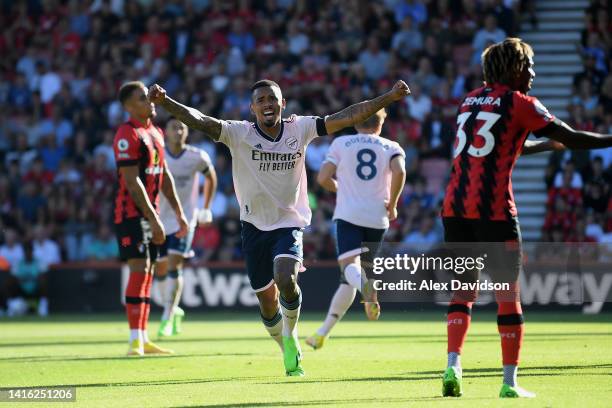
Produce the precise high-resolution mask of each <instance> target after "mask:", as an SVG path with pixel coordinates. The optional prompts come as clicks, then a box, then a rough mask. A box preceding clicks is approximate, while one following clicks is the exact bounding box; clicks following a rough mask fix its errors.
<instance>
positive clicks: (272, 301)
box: [255, 281, 283, 352]
mask: <svg viewBox="0 0 612 408" xmlns="http://www.w3.org/2000/svg"><path fill="white" fill-rule="evenodd" d="M255 294H256V295H257V300H259V311H260V314H261V320H262V322H263V324H264V326H265V328H266V330H267V331H268V333H269V334H270V337H272V338H273V339H274V341H275V342H276V343H277V344H278V346H279V347H280V349H281V352H282V351H283V338H282V330H283V317H282V315H281V313H280V304H279V303H278V289H277V287H276V284H275V283H274V281H272V282H270V285H269V286H268V287H267V288H265V289H263V290H261V291H258V292H255Z"/></svg>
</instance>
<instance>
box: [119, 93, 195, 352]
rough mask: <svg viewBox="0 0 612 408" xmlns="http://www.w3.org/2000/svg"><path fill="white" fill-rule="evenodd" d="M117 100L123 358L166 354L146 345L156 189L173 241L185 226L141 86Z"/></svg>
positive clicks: (158, 225) (156, 231) (159, 238)
mask: <svg viewBox="0 0 612 408" xmlns="http://www.w3.org/2000/svg"><path fill="white" fill-rule="evenodd" d="M119 101H120V102H121V105H122V106H123V107H124V109H125V110H126V111H127V112H128V113H129V114H130V118H129V120H128V121H127V122H125V123H124V124H122V125H121V126H119V129H118V130H117V134H116V135H115V140H114V142H113V149H114V152H115V160H116V162H117V182H118V188H117V196H116V199H115V217H114V221H115V227H116V233H117V240H118V243H119V256H120V257H121V260H122V261H125V262H127V264H128V266H129V268H130V277H129V280H128V284H127V289H126V291H125V309H126V313H127V318H128V322H129V326H130V345H129V349H128V356H142V355H144V354H169V353H171V351H170V350H166V349H163V348H161V347H159V346H157V345H156V344H154V343H153V342H151V341H150V340H149V337H148V334H147V322H148V320H149V311H150V308H151V305H150V300H151V284H152V283H153V267H154V265H155V260H156V259H157V256H158V250H159V246H160V245H162V244H163V243H164V240H165V233H164V226H163V225H162V222H161V220H160V218H159V213H158V209H159V192H160V191H161V192H162V193H163V194H164V196H165V197H166V198H167V199H168V202H169V204H170V206H171V207H172V210H173V211H174V215H175V217H176V222H177V225H178V232H177V233H176V236H177V237H178V238H182V237H184V236H185V235H187V230H188V224H187V220H186V219H185V214H183V209H182V208H181V204H180V202H179V200H178V196H177V194H176V190H175V189H174V181H173V179H172V175H171V174H170V172H169V171H168V168H167V166H166V162H165V160H164V136H163V133H162V131H161V129H159V128H158V127H157V126H155V125H154V124H153V122H152V119H153V118H154V117H155V106H154V105H153V103H151V102H150V101H149V99H148V90H147V88H146V87H145V86H144V84H143V83H142V82H136V81H134V82H127V83H125V84H123V85H122V86H121V88H120V89H119Z"/></svg>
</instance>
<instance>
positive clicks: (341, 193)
mask: <svg viewBox="0 0 612 408" xmlns="http://www.w3.org/2000/svg"><path fill="white" fill-rule="evenodd" d="M396 156H402V157H405V156H406V154H405V153H404V150H403V149H402V148H401V147H400V145H399V144H398V143H397V142H393V141H391V140H388V139H384V138H382V137H380V136H376V135H368V134H361V133H358V134H356V135H349V136H340V137H337V138H336V139H334V141H333V143H332V144H331V146H330V148H329V151H328V153H327V157H326V158H325V161H326V162H329V163H332V164H334V165H335V166H336V178H337V180H338V193H337V195H336V210H335V211H334V217H333V218H334V219H341V220H344V221H346V222H350V223H351V224H355V225H359V226H362V227H367V228H377V229H383V228H388V227H389V218H388V216H387V209H386V208H385V202H386V201H388V200H389V193H390V187H391V167H390V164H391V160H393V159H394V158H395V157H396Z"/></svg>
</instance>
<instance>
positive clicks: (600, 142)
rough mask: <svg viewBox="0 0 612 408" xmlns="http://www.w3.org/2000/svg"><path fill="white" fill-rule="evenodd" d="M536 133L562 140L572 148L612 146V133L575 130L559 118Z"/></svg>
mask: <svg viewBox="0 0 612 408" xmlns="http://www.w3.org/2000/svg"><path fill="white" fill-rule="evenodd" d="M534 133H535V134H536V135H537V136H545V137H547V138H549V139H553V140H556V141H558V142H561V143H563V144H564V145H565V146H566V147H567V148H568V149H571V150H585V149H603V148H606V147H611V146H612V135H603V134H601V133H595V132H586V131H583V130H575V129H573V128H572V127H571V126H569V125H568V124H566V123H565V122H563V121H561V120H559V119H555V120H554V121H553V122H551V123H549V124H548V125H546V126H544V127H543V128H542V129H540V130H538V131H536V132H534Z"/></svg>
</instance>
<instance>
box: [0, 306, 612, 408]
mask: <svg viewBox="0 0 612 408" xmlns="http://www.w3.org/2000/svg"><path fill="white" fill-rule="evenodd" d="M383 306H384V305H383ZM323 317H324V314H323V313H317V314H305V315H303V317H302V319H301V322H300V325H299V329H300V337H301V338H302V340H303V339H304V338H305V337H306V336H307V335H310V334H311V333H312V332H313V331H314V330H315V329H316V327H318V324H319V322H320V320H319V319H322V318H323ZM157 318H158V316H155V315H154V316H153V317H152V319H151V320H152V322H153V324H151V328H150V329H149V331H150V332H151V333H155V331H156V330H157V326H158V322H157ZM526 325H527V326H526V337H525V343H524V346H523V352H522V365H521V368H520V370H519V376H520V384H521V385H522V386H524V387H525V388H527V389H529V390H532V391H534V392H536V393H537V394H538V397H537V398H536V399H535V400H530V401H527V400H520V401H518V400H515V401H501V400H499V399H498V398H497V393H498V391H499V388H500V384H501V374H500V371H501V370H500V349H499V337H498V334H497V327H496V324H495V314H494V313H491V312H483V311H478V310H476V311H475V313H474V317H473V323H472V327H471V330H470V333H469V335H468V341H467V344H466V347H465V350H464V353H463V366H464V396H463V397H461V398H458V399H457V398H442V397H441V396H440V388H441V379H440V378H441V373H442V370H443V368H444V366H445V364H446V339H445V333H446V327H445V320H444V314H443V312H442V311H441V312H438V313H434V312H417V311H412V312H406V313H384V309H383V315H382V319H381V320H380V321H378V322H367V321H365V318H364V317H363V315H362V313H360V311H359V310H352V311H351V313H349V316H348V318H347V319H346V320H344V321H342V322H341V323H340V324H339V325H338V326H337V327H336V330H335V332H334V333H333V335H334V336H333V337H332V338H331V339H329V341H328V342H327V343H326V344H325V347H324V348H323V349H321V350H318V351H312V350H311V349H310V348H308V347H307V346H305V345H303V346H302V347H303V350H304V362H303V366H304V369H305V370H306V377H303V378H287V377H285V376H284V370H283V365H282V359H281V356H280V352H279V350H278V348H277V346H276V344H275V343H273V341H272V340H271V339H270V338H269V337H268V336H267V333H266V332H265V330H264V329H263V327H262V325H261V323H260V322H259V320H258V313H257V312H256V311H253V312H252V313H241V314H229V313H228V314H222V313H214V314H212V313H211V314H198V315H195V314H191V315H189V314H188V315H187V320H186V321H185V323H184V333H183V334H182V335H180V336H179V337H176V338H174V339H172V340H168V341H164V342H163V344H164V345H165V346H168V347H171V348H173V349H175V350H176V351H177V355H175V356H169V357H145V358H136V359H133V358H130V359H128V358H126V357H124V353H125V352H126V350H127V340H126V335H127V327H126V326H127V323H126V322H125V321H124V318H123V316H122V315H119V314H117V315H113V316H85V315H79V316H51V317H49V318H48V319H46V320H39V319H37V318H26V319H21V320H7V319H2V320H0V386H1V387H11V386H16V387H17V386H20V387H23V386H51V385H74V386H76V387H77V402H76V403H65V404H61V403H53V404H51V406H53V407H59V406H68V407H77V406H99V407H113V406H121V407H137V406H146V407H162V406H163V407H170V406H172V407H179V406H180V407H187V406H213V407H251V406H255V407H285V406H291V407H293V406H345V407H356V406H372V407H387V406H397V407H407V406H410V407H414V406H427V407H431V406H447V407H451V406H452V407H455V406H466V407H467V406H469V407H474V406H479V407H480V406H517V407H519V406H534V407H576V406H580V407H594V406H602V407H603V406H610V404H611V403H610V401H611V400H612V381H611V380H612V316H611V315H610V314H609V313H608V314H602V315H599V316H584V315H581V314H578V313H558V312H544V313H543V312H538V313H535V312H531V313H530V312H529V311H527V312H526ZM302 344H303V343H302ZM4 405H7V406H8V405H9V404H6V403H0V408H1V407H2V406H4ZM42 405H44V404H40V403H39V404H36V403H32V404H30V403H20V404H18V405H17V406H20V407H21V406H23V407H25V406H42ZM47 405H49V404H48V403H47Z"/></svg>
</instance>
